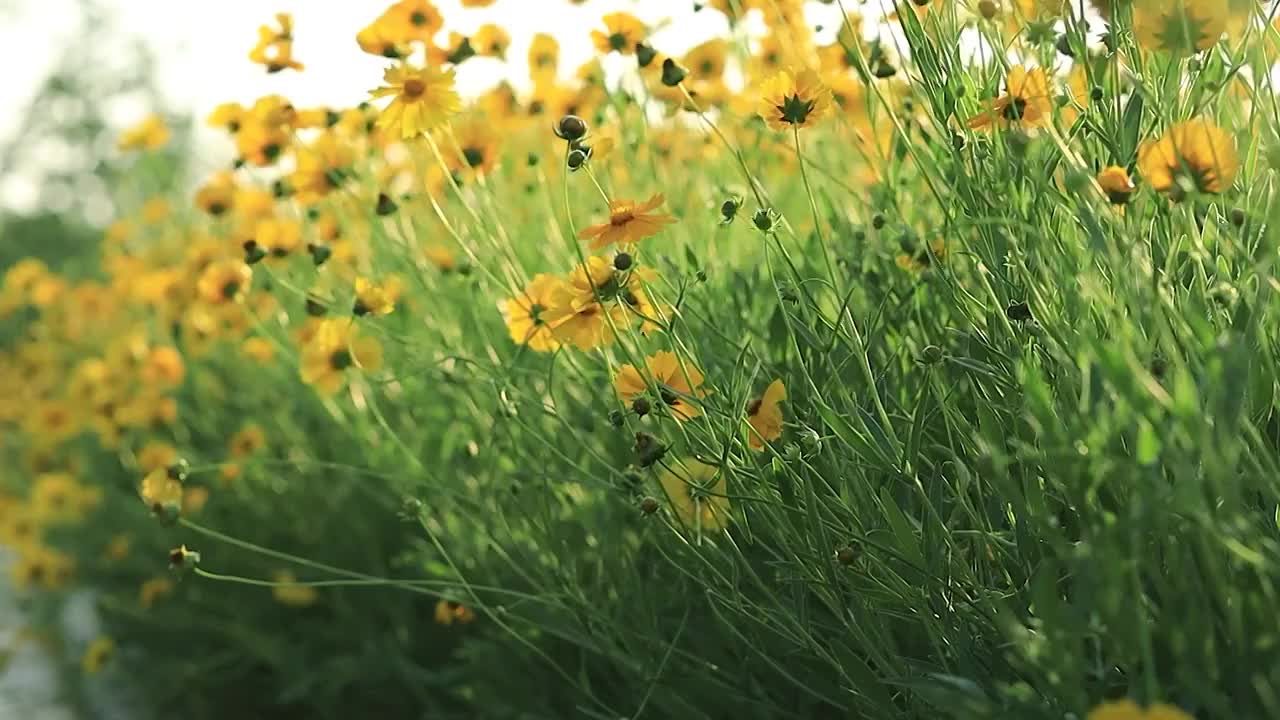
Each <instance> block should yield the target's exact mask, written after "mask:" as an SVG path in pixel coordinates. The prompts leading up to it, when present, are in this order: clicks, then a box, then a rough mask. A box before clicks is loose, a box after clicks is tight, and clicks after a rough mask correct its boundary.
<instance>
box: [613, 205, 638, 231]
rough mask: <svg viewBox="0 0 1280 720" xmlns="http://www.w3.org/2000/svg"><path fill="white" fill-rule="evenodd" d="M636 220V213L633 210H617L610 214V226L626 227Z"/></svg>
mask: <svg viewBox="0 0 1280 720" xmlns="http://www.w3.org/2000/svg"><path fill="white" fill-rule="evenodd" d="M635 219H636V212H635V210H634V209H632V208H623V209H621V210H615V211H613V212H612V213H610V214H609V224H610V225H612V226H614V227H620V226H622V225H626V224H627V223H629V222H631V221H632V220H635Z"/></svg>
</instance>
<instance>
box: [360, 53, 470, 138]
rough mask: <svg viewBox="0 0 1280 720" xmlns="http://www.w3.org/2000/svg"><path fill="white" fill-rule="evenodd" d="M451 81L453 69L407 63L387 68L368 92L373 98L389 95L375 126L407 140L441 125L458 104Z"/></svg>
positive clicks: (460, 102) (452, 79)
mask: <svg viewBox="0 0 1280 720" xmlns="http://www.w3.org/2000/svg"><path fill="white" fill-rule="evenodd" d="M453 81H454V73H453V70H441V69H439V68H436V67H432V66H426V67H414V66H412V65H409V64H400V65H395V66H392V67H390V68H387V71H386V73H385V74H384V75H383V82H384V83H385V85H384V86H383V87H380V88H377V89H375V90H371V91H369V94H370V95H371V96H373V97H374V98H384V97H390V98H392V100H391V102H390V103H389V104H388V105H387V106H386V107H385V108H383V109H382V112H381V113H380V114H379V115H378V126H379V127H381V128H382V129H384V130H386V131H387V132H388V133H389V134H391V135H392V136H393V137H398V138H400V139H402V140H409V139H412V138H416V137H418V136H419V135H421V134H422V133H424V132H427V131H430V130H434V129H435V128H437V127H439V126H441V125H443V124H444V123H445V122H446V121H447V120H448V119H449V116H451V115H453V114H454V113H456V112H457V111H458V110H459V109H460V108H461V107H462V100H461V99H460V98H459V97H458V93H457V92H456V91H455V90H454V88H453Z"/></svg>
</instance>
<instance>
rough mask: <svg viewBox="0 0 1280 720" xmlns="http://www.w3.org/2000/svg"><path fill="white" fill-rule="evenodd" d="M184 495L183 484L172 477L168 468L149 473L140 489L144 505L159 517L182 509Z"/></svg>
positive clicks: (139, 493) (139, 492)
mask: <svg viewBox="0 0 1280 720" xmlns="http://www.w3.org/2000/svg"><path fill="white" fill-rule="evenodd" d="M182 493H183V490H182V483H180V482H178V481H177V480H174V479H173V478H172V477H170V476H169V470H168V469H167V468H157V469H155V470H152V471H151V472H149V473H147V475H146V477H144V478H143V479H142V485H141V486H139V488H138V495H139V496H141V497H142V502H143V504H145V505H146V506H147V507H148V508H150V509H151V512H153V513H155V514H157V515H161V514H164V513H167V512H172V511H174V510H177V509H179V508H181V507H182Z"/></svg>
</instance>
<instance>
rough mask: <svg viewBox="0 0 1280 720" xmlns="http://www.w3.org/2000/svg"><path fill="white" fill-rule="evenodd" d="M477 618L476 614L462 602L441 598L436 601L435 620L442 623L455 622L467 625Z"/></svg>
mask: <svg viewBox="0 0 1280 720" xmlns="http://www.w3.org/2000/svg"><path fill="white" fill-rule="evenodd" d="M475 619H476V614H475V613H474V612H472V610H471V609H470V608H468V607H466V606H465V605H463V604H462V603H456V602H453V601H452V600H445V599H443V598H441V599H440V601H439V602H437V603H436V611H435V620H436V622H437V623H438V624H440V625H452V624H454V623H455V622H456V623H458V624H460V625H466V624H467V623H469V622H471V621H472V620H475Z"/></svg>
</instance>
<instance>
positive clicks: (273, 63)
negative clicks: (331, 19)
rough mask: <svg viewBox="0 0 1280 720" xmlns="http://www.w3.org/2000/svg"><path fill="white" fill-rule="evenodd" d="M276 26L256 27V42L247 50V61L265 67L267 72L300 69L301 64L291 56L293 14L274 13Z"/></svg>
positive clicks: (301, 67)
mask: <svg viewBox="0 0 1280 720" xmlns="http://www.w3.org/2000/svg"><path fill="white" fill-rule="evenodd" d="M276 23H277V24H278V25H279V27H278V28H273V27H271V26H270V25H262V26H261V27H259V28H258V44H257V45H255V46H254V47H253V49H252V50H250V51H249V61H250V62H253V63H257V64H259V65H262V66H264V67H266V69H267V72H268V73H278V72H281V71H283V70H302V69H303V68H304V66H303V64H302V63H300V62H298V61H297V60H295V59H294V57H293V16H292V15H290V14H289V13H276Z"/></svg>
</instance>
